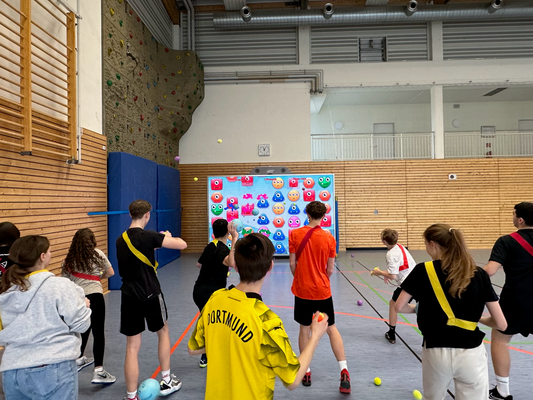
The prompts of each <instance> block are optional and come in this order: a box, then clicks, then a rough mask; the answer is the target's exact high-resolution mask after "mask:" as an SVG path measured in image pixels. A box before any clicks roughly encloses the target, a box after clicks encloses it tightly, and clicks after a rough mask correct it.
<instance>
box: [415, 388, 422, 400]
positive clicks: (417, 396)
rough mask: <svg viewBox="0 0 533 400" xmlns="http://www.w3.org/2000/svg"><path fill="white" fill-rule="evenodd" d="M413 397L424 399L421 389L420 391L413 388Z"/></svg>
mask: <svg viewBox="0 0 533 400" xmlns="http://www.w3.org/2000/svg"><path fill="white" fill-rule="evenodd" d="M413 397H414V398H415V399H416V400H420V399H422V393H420V391H418V390H413Z"/></svg>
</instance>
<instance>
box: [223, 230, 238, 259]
mask: <svg viewBox="0 0 533 400" xmlns="http://www.w3.org/2000/svg"><path fill="white" fill-rule="evenodd" d="M228 231H229V233H230V234H231V250H230V252H229V254H228V255H227V256H226V258H224V261H222V264H224V265H225V266H226V267H230V268H235V243H237V240H239V232H237V228H236V227H235V223H234V222H233V221H231V223H230V224H229V225H228Z"/></svg>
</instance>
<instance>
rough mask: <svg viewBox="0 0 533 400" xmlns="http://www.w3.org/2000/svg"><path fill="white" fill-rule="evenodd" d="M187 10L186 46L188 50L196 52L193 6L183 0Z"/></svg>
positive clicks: (187, 0) (188, 1)
mask: <svg viewBox="0 0 533 400" xmlns="http://www.w3.org/2000/svg"><path fill="white" fill-rule="evenodd" d="M183 3H185V7H186V8H187V46H188V49H189V50H192V51H196V27H195V17H194V5H193V4H192V2H191V0H183Z"/></svg>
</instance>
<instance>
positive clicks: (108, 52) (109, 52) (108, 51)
mask: <svg viewBox="0 0 533 400" xmlns="http://www.w3.org/2000/svg"><path fill="white" fill-rule="evenodd" d="M112 52H113V49H112V48H111V47H109V48H108V49H107V55H108V56H110V55H111V53H112Z"/></svg>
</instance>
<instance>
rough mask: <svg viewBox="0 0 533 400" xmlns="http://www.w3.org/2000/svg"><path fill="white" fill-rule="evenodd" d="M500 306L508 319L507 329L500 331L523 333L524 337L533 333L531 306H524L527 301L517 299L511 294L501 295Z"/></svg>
mask: <svg viewBox="0 0 533 400" xmlns="http://www.w3.org/2000/svg"><path fill="white" fill-rule="evenodd" d="M499 303H500V307H501V308H502V312H503V315H504V316H505V319H506V320H507V329H506V330H504V331H500V332H501V333H503V334H505V335H516V334H518V333H519V334H521V335H522V336H524V337H528V335H530V334H533V318H531V314H532V312H531V308H528V307H527V306H526V307H524V305H525V303H523V302H521V301H515V300H514V299H511V298H510V297H509V296H504V297H503V298H502V297H500V302H499Z"/></svg>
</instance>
